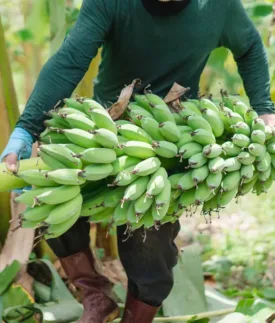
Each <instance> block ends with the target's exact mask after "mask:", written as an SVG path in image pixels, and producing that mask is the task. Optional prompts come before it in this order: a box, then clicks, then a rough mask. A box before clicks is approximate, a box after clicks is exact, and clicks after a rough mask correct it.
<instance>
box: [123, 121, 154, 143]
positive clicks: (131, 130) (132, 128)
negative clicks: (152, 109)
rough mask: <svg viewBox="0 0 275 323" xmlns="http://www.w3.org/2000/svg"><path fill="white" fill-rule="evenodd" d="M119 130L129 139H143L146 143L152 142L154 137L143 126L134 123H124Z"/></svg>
mask: <svg viewBox="0 0 275 323" xmlns="http://www.w3.org/2000/svg"><path fill="white" fill-rule="evenodd" d="M118 132H119V134H121V135H122V136H123V137H125V138H127V139H129V140H136V141H142V142H146V143H152V142H153V139H152V137H151V136H150V135H149V134H148V133H147V132H146V131H145V130H143V129H142V128H140V127H138V126H136V125H134V124H124V125H120V126H118Z"/></svg>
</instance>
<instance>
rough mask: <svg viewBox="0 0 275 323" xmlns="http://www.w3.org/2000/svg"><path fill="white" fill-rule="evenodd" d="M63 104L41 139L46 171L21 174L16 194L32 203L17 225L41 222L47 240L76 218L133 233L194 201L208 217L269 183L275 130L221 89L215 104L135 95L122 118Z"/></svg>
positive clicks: (187, 209)
mask: <svg viewBox="0 0 275 323" xmlns="http://www.w3.org/2000/svg"><path fill="white" fill-rule="evenodd" d="M64 102H65V106H64V107H61V108H57V109H54V110H52V111H50V112H49V113H48V116H49V117H50V118H49V119H48V120H46V121H45V125H46V127H47V128H46V130H45V131H44V132H43V133H42V134H41V137H40V140H41V142H42V144H41V145H40V147H39V156H40V157H41V158H42V160H43V161H44V163H45V164H47V165H48V167H49V168H50V170H27V171H23V172H19V173H18V174H17V175H18V176H19V177H21V178H22V179H23V180H24V181H25V182H26V183H28V184H30V185H32V186H33V187H34V188H33V189H32V190H30V191H26V192H24V193H23V194H22V195H20V196H19V197H18V198H17V201H18V202H22V203H25V204H26V205H27V206H28V207H27V209H26V211H25V212H24V213H23V214H22V216H21V220H20V221H21V223H22V226H23V227H31V228H36V227H40V228H42V229H41V232H42V233H43V234H44V236H45V237H46V238H53V237H57V236H59V235H61V234H63V233H64V232H66V231H67V230H68V229H69V228H70V227H71V226H72V225H73V224H74V223H75V222H76V221H77V220H78V218H79V217H80V216H83V217H89V219H90V221H92V222H96V223H98V222H103V223H108V224H109V225H110V226H112V225H117V226H119V225H123V224H128V228H129V230H130V231H132V230H135V229H137V228H140V227H144V228H145V229H149V228H151V227H158V226H160V225H162V224H164V223H167V222H175V221H177V219H178V218H179V217H180V216H181V215H182V214H183V213H186V214H192V213H193V212H194V210H195V209H196V208H197V207H198V206H202V212H203V213H204V214H210V215H211V213H212V212H219V210H220V209H222V208H223V207H225V206H226V205H227V204H228V203H229V202H230V201H231V200H232V199H234V198H235V197H238V196H240V195H245V194H247V193H249V192H250V191H253V192H255V193H256V194H257V195H260V194H262V193H264V192H266V191H267V190H268V189H269V188H270V187H271V185H272V182H273V180H274V179H275V169H274V167H275V132H274V130H273V129H271V128H270V127H268V126H266V125H265V124H264V122H263V120H262V119H260V118H258V115H257V113H256V112H255V111H254V110H252V109H249V108H248V107H247V106H246V104H245V103H243V102H242V101H240V100H238V99H236V97H231V96H228V95H227V94H226V93H224V92H222V99H221V100H220V102H218V101H217V100H216V101H215V103H214V101H212V100H210V99H206V98H201V99H200V100H189V101H184V102H181V103H178V104H176V105H174V107H173V109H172V110H171V109H170V108H169V107H168V105H167V104H166V103H165V102H164V101H163V99H162V98H160V97H159V96H157V95H155V94H153V93H146V94H145V95H135V97H134V102H131V103H129V105H128V107H127V110H126V112H125V114H124V115H123V116H122V118H121V120H118V121H113V120H112V118H111V117H110V115H109V113H108V111H107V110H106V109H105V108H104V107H102V106H101V105H100V104H99V103H97V102H96V101H94V100H91V99H85V98H79V99H65V100H64ZM217 102H218V103H217Z"/></svg>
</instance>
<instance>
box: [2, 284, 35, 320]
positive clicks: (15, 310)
mask: <svg viewBox="0 0 275 323" xmlns="http://www.w3.org/2000/svg"><path fill="white" fill-rule="evenodd" d="M2 300H3V309H4V314H3V316H4V319H8V320H10V319H18V318H19V317H22V316H23V317H29V315H30V310H29V309H25V308H23V307H24V306H28V305H31V304H33V303H34V299H33V298H32V297H31V295H30V294H29V293H28V292H27V291H26V290H25V289H24V288H23V287H22V286H21V285H15V284H13V285H12V286H11V287H10V288H9V289H8V290H7V291H6V292H5V293H4V294H3V296H2Z"/></svg>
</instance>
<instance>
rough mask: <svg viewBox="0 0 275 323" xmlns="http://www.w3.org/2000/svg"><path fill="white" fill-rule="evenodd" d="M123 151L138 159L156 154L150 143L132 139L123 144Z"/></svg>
mask: <svg viewBox="0 0 275 323" xmlns="http://www.w3.org/2000/svg"><path fill="white" fill-rule="evenodd" d="M123 152H124V153H125V154H126V155H129V156H133V157H137V158H140V159H147V158H150V157H154V156H155V155H156V152H155V150H154V149H153V147H152V146H151V145H150V144H148V143H146V142H140V141H134V140H133V141H128V142H126V143H125V144H124V145H123Z"/></svg>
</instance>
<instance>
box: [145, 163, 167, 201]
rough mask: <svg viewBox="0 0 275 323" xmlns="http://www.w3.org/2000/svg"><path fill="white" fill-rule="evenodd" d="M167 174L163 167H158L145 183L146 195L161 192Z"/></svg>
mask: <svg viewBox="0 0 275 323" xmlns="http://www.w3.org/2000/svg"><path fill="white" fill-rule="evenodd" d="M167 179H168V174H167V172H166V170H165V168H163V167H160V168H159V169H158V170H157V171H156V172H155V173H154V174H153V175H152V176H151V178H150V180H149V182H148V185H147V192H146V193H147V196H148V197H152V196H155V195H158V194H160V193H161V191H162V190H163V189H164V186H165V184H166V182H167Z"/></svg>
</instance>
